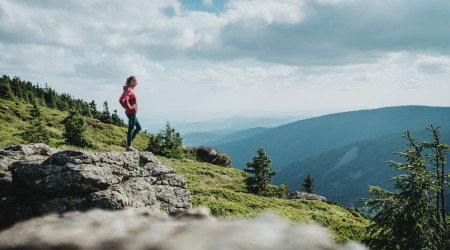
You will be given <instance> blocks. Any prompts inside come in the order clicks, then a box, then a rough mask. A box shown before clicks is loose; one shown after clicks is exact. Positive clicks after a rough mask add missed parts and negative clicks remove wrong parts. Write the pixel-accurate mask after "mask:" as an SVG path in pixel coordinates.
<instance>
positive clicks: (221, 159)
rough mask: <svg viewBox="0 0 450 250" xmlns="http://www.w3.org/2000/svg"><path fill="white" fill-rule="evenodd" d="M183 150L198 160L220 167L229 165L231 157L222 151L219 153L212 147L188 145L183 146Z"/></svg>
mask: <svg viewBox="0 0 450 250" xmlns="http://www.w3.org/2000/svg"><path fill="white" fill-rule="evenodd" d="M185 151H186V153H187V154H188V155H191V156H192V157H193V158H195V159H196V160H197V161H200V162H207V163H211V164H214V165H218V166H222V167H229V166H231V158H230V157H229V156H228V155H226V154H224V153H219V151H217V149H215V148H212V147H204V146H200V147H190V148H185Z"/></svg>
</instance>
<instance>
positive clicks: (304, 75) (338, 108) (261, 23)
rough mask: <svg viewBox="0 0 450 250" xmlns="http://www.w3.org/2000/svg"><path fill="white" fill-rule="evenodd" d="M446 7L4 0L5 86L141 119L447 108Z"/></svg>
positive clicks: (417, 1) (396, 0)
mask: <svg viewBox="0 0 450 250" xmlns="http://www.w3.org/2000/svg"><path fill="white" fill-rule="evenodd" d="M448 13H450V1H448V0H432V1H430V0H197V1H187V0H122V1H118V0H65V1H60V0H0V71H1V72H0V73H1V74H6V75H9V76H10V77H14V76H18V77H20V78H21V79H22V80H25V81H30V82H32V83H35V84H36V83H38V84H45V83H47V84H48V85H49V86H50V87H52V88H53V89H55V90H56V91H57V92H59V93H69V94H71V95H72V96H73V97H75V98H80V99H83V100H86V101H88V102H90V101H91V100H95V102H96V103H97V105H98V106H99V107H98V108H99V109H102V108H103V107H102V104H103V102H104V101H107V102H108V104H109V109H110V111H112V110H114V109H117V110H118V112H119V114H121V117H123V118H125V115H124V114H122V113H123V109H122V108H121V106H120V104H119V103H118V98H119V96H120V95H121V93H122V86H123V85H124V83H125V79H126V78H127V77H128V76H130V75H134V76H136V77H137V79H138V82H139V83H138V86H137V87H136V94H137V98H138V105H139V113H138V117H139V119H140V120H141V123H144V124H143V127H148V126H156V125H155V124H157V123H158V122H165V121H169V122H182V121H186V122H187V121H204V120H209V119H216V118H224V117H230V116H243V117H258V116H318V115H324V114H330V113H336V112H344V111H351V110H361V109H373V108H380V107H388V106H400V105H427V106H450V98H449V96H448V95H449V93H450V83H449V80H450V25H449V24H450V15H449V14H448Z"/></svg>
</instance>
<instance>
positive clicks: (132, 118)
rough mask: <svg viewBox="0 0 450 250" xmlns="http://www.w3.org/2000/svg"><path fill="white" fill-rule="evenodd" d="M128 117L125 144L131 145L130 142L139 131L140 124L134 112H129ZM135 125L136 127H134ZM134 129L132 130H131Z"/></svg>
mask: <svg viewBox="0 0 450 250" xmlns="http://www.w3.org/2000/svg"><path fill="white" fill-rule="evenodd" d="M127 117H128V133H127V145H128V146H131V142H132V141H133V139H134V137H136V135H137V134H138V133H139V131H141V124H139V120H138V118H137V117H136V114H129V115H127ZM134 127H136V129H135V128H134ZM133 129H134V130H133Z"/></svg>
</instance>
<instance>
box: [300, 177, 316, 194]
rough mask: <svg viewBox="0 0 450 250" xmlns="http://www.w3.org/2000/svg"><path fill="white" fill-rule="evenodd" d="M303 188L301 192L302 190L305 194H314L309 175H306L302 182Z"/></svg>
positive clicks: (312, 180) (312, 181)
mask: <svg viewBox="0 0 450 250" xmlns="http://www.w3.org/2000/svg"><path fill="white" fill-rule="evenodd" d="M303 181H304V183H303V185H302V186H303V188H302V190H304V191H305V192H307V193H310V194H314V186H315V185H314V179H313V178H312V177H311V175H310V174H309V173H308V175H307V176H306V178H305V179H304V180H303Z"/></svg>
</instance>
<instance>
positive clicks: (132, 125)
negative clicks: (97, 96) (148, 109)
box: [120, 76, 141, 151]
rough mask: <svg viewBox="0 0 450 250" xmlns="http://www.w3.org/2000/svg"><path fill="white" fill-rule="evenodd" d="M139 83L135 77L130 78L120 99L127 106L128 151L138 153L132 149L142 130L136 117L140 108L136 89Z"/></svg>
mask: <svg viewBox="0 0 450 250" xmlns="http://www.w3.org/2000/svg"><path fill="white" fill-rule="evenodd" d="M137 83H138V82H137V79H136V77H135V76H130V77H128V78H127V82H126V84H125V86H123V94H122V96H121V97H120V102H121V103H123V104H125V105H124V107H125V114H126V115H127V117H128V133H127V142H126V151H137V150H136V149H134V148H132V147H131V142H132V141H133V139H134V137H136V135H137V134H138V133H139V131H140V130H141V124H139V120H138V119H137V117H136V114H137V112H138V107H137V101H136V94H135V93H134V88H135V87H136V85H137Z"/></svg>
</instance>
